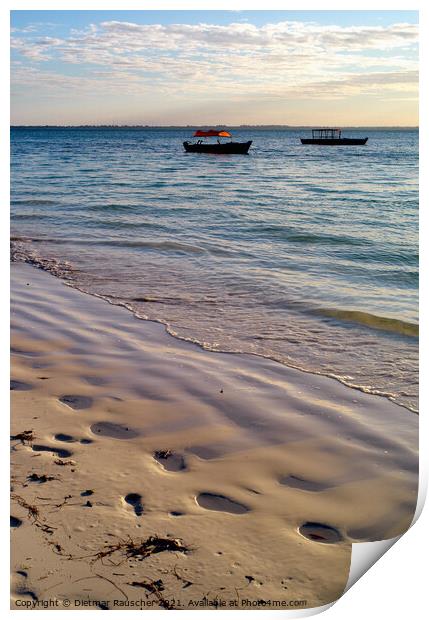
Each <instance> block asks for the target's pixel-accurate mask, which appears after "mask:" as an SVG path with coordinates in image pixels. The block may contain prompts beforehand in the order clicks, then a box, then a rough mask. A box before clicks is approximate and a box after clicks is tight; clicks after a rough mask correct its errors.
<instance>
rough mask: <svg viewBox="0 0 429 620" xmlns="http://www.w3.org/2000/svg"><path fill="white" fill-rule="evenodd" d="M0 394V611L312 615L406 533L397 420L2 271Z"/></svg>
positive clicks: (24, 271) (411, 435) (24, 269)
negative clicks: (6, 574) (1, 569)
mask: <svg viewBox="0 0 429 620" xmlns="http://www.w3.org/2000/svg"><path fill="white" fill-rule="evenodd" d="M11 390H12V391H11V396H12V428H11V459H12V501H11V536H12V565H11V575H12V608H13V609H17V608H18V604H21V603H17V601H27V602H28V604H29V605H32V604H35V605H37V604H38V601H43V600H47V599H52V600H57V601H59V603H60V607H61V605H62V602H63V601H64V600H65V599H68V600H70V602H71V605H70V608H71V609H73V608H83V605H84V604H85V608H93V609H106V608H108V609H122V608H125V609H135V608H136V606H137V608H139V607H138V602H139V601H140V600H142V601H143V604H144V606H145V608H147V609H154V608H155V609H156V608H172V607H173V608H179V609H195V608H200V609H201V608H203V609H210V608H214V607H215V606H216V605H218V606H219V608H222V609H255V608H258V609H260V608H270V609H278V608H279V607H280V608H287V606H288V605H290V604H291V603H290V602H291V601H305V603H299V604H298V605H296V604H295V606H294V608H295V609H296V608H297V607H300V606H304V605H305V606H307V607H315V606H319V605H323V604H325V603H328V602H331V601H333V600H335V599H337V598H338V597H339V596H340V595H341V593H342V592H343V589H344V587H345V584H346V582H347V578H348V572H349V563H350V554H351V543H352V542H359V541H369V540H380V539H385V538H392V537H394V536H397V535H398V534H400V533H402V532H404V531H405V530H406V529H407V527H408V525H409V523H410V522H411V520H412V516H413V513H414V507H415V501H416V493H417V482H418V480H417V464H418V456H417V420H418V419H417V416H416V415H415V414H413V413H411V412H410V411H408V410H406V409H404V408H401V407H399V406H397V405H395V404H393V403H392V402H390V401H388V400H387V399H384V398H382V397H377V396H371V395H368V394H364V393H361V392H359V391H356V390H352V389H350V388H346V387H344V386H343V385H341V384H340V383H338V382H336V381H335V380H333V379H329V378H326V377H321V376H316V375H311V374H308V373H303V372H300V371H297V370H294V369H290V368H287V367H285V366H283V365H281V364H279V363H276V362H273V361H270V360H267V359H263V358H259V357H256V356H251V355H235V354H222V353H212V352H207V351H203V350H202V349H200V348H199V347H197V346H195V345H193V344H191V343H187V342H183V341H179V340H176V339H174V338H172V337H171V336H169V335H168V334H167V333H166V332H165V330H164V328H163V326H162V325H159V324H157V323H151V322H148V321H141V320H138V319H136V318H135V317H134V316H133V315H132V314H131V313H130V312H128V311H127V310H126V309H124V308H121V307H115V306H112V305H110V304H108V303H107V302H105V301H104V300H101V299H98V298H96V297H92V296H89V295H86V294H84V293H81V292H79V291H77V290H75V289H73V288H71V287H68V286H66V285H65V284H64V283H63V282H62V281H61V280H59V279H57V278H54V277H53V276H51V275H49V274H47V273H45V272H43V271H40V270H37V269H34V268H33V267H30V266H28V265H24V264H19V263H18V264H13V265H12V377H11ZM79 601H83V603H79ZM115 601H116V602H115ZM278 601H280V603H278Z"/></svg>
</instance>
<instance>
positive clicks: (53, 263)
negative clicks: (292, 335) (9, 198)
mask: <svg viewBox="0 0 429 620" xmlns="http://www.w3.org/2000/svg"><path fill="white" fill-rule="evenodd" d="M29 240H30V239H28V238H25V237H12V239H11V261H12V262H25V263H27V264H29V265H32V266H33V267H36V268H38V269H42V270H44V271H47V272H49V273H51V274H52V275H54V276H56V277H59V278H61V279H63V280H65V284H67V285H68V286H71V287H72V288H75V289H77V290H79V291H81V292H83V293H86V294H88V295H92V296H94V297H98V298H100V299H104V300H105V301H107V302H108V303H110V304H112V305H116V306H121V307H123V308H126V309H127V310H128V311H130V312H132V314H133V315H134V316H135V317H136V318H138V319H141V320H148V321H151V322H155V323H159V324H161V325H163V326H164V327H165V329H166V331H167V333H169V334H170V335H171V336H173V337H174V338H177V339H179V340H183V341H185V342H191V343H193V344H195V345H197V346H199V347H201V348H202V349H204V350H206V351H212V352H217V353H229V354H245V355H255V356H257V357H262V358H264V359H270V360H272V361H275V362H278V363H280V364H283V365H284V366H287V367H289V368H294V369H296V370H299V371H302V372H305V373H308V374H313V375H319V376H325V377H329V378H331V379H334V380H336V381H339V382H340V383H342V384H343V385H345V386H347V387H350V388H352V389H355V390H358V391H360V392H364V393H367V394H373V395H376V396H380V397H384V398H387V399H388V400H390V401H392V402H394V403H395V404H396V405H398V406H400V407H403V408H404V409H407V410H408V411H411V412H412V413H416V414H418V409H416V408H415V407H414V406H413V405H411V404H409V403H404V402H402V401H401V400H400V398H399V397H400V396H401V394H394V393H391V392H387V391H382V390H380V389H377V388H375V387H374V386H369V385H359V384H356V383H355V382H353V380H352V378H351V377H348V376H342V375H337V374H334V373H332V372H323V371H319V370H317V369H314V368H311V369H309V368H306V367H305V366H302V365H301V364H299V363H297V362H295V361H294V360H292V359H290V358H287V359H285V358H284V357H283V356H281V355H278V354H276V353H269V354H266V353H259V352H255V351H249V350H246V349H241V348H237V349H224V348H223V347H222V346H219V345H218V344H211V343H208V342H205V341H202V340H199V339H198V338H194V337H192V336H185V335H183V334H181V333H179V332H177V331H175V329H174V328H173V326H171V325H170V324H169V323H168V322H167V321H166V320H164V319H161V318H153V317H149V316H147V315H145V314H142V313H141V312H140V311H139V310H138V309H136V307H135V306H133V305H132V304H133V302H134V303H136V302H137V303H138V302H146V303H148V302H149V303H166V302H167V303H168V302H169V303H173V304H174V303H177V301H178V300H177V299H174V298H169V299H168V298H164V299H161V298H156V297H150V296H147V297H146V296H142V297H135V298H129V299H128V300H124V299H121V298H118V297H115V296H114V295H105V294H99V293H96V292H94V291H91V290H88V289H87V288H86V287H85V288H84V287H82V286H81V285H79V283H78V281H77V279H76V275H77V272H76V270H75V269H74V268H73V266H72V265H70V263H68V262H67V261H59V260H56V259H51V258H46V257H41V256H40V255H39V254H38V253H37V252H36V251H35V250H34V248H29V247H28V245H27V243H26V242H28V241H29ZM186 301H188V302H189V301H190V300H186ZM198 301H202V300H198ZM204 301H206V302H207V303H210V301H209V300H204ZM318 312H319V314H322V315H324V316H327V317H332V318H339V319H343V320H349V321H351V320H353V321H354V322H358V323H359V322H360V323H361V324H364V325H369V324H370V325H369V326H372V327H373V326H374V325H376V326H377V328H378V329H384V330H386V329H387V331H395V332H397V333H402V334H404V333H406V334H407V335H413V336H416V335H418V325H417V324H414V323H407V322H406V321H400V320H398V319H390V318H387V317H379V316H376V315H372V314H369V313H365V312H359V311H350V310H336V309H331V308H319V309H318ZM351 317H353V318H351ZM357 319H359V320H357ZM386 325H387V326H390V329H388V328H386ZM381 326H383V327H381ZM392 327H393V328H394V329H392Z"/></svg>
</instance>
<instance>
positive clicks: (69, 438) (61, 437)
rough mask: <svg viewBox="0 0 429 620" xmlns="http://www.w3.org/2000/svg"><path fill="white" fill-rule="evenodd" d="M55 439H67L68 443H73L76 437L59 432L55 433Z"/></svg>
mask: <svg viewBox="0 0 429 620" xmlns="http://www.w3.org/2000/svg"><path fill="white" fill-rule="evenodd" d="M54 439H56V440H57V441H65V442H66V443H72V442H73V441H76V439H75V438H74V437H72V435H66V434H65V433H57V434H56V435H54Z"/></svg>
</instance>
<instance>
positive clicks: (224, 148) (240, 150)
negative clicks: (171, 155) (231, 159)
mask: <svg viewBox="0 0 429 620" xmlns="http://www.w3.org/2000/svg"><path fill="white" fill-rule="evenodd" d="M251 144H252V140H249V142H225V143H224V144H204V143H203V144H192V143H191V142H184V143H183V146H184V148H185V151H186V152H187V153H220V154H234V155H245V154H246V153H247V152H248V151H249V148H250V145H251Z"/></svg>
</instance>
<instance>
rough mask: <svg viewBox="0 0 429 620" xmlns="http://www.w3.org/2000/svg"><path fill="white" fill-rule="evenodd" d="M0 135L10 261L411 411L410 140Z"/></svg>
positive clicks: (413, 175)
mask: <svg viewBox="0 0 429 620" xmlns="http://www.w3.org/2000/svg"><path fill="white" fill-rule="evenodd" d="M347 133H348V135H358V136H365V135H367V136H369V140H368V143H367V145H366V146H362V147H360V146H357V147H353V148H351V147H349V148H341V147H321V146H302V145H301V144H300V141H299V137H300V136H304V135H305V134H306V132H305V131H292V130H287V131H286V130H285V131H279V130H277V131H275V130H251V129H248V130H240V131H238V130H237V131H236V132H235V134H234V135H235V137H236V139H238V140H248V139H251V140H253V145H252V148H251V150H250V153H249V155H247V156H237V155H236V156H232V155H229V156H227V155H224V156H222V155H207V154H204V155H203V154H190V153H188V154H186V153H184V151H183V147H182V142H183V140H185V139H189V136H190V135H191V132H190V131H186V130H148V129H145V130H143V129H132V128H129V129H128V128H127V129H126V128H122V129H114V128H111V129H104V128H97V129H95V128H93V129H79V128H62V129H61V128H56V129H54V128H33V129H31V128H14V129H12V193H11V229H12V236H13V256H14V258H15V259H17V260H19V259H21V260H27V261H30V262H34V263H37V264H39V265H40V266H43V267H44V268H46V269H49V270H50V271H52V272H53V273H56V274H57V275H59V276H61V277H65V278H67V279H68V280H69V281H71V282H72V283H74V284H75V285H76V286H79V287H80V288H82V289H84V290H86V291H88V292H91V293H96V294H99V295H103V296H105V297H106V298H108V299H109V300H110V301H112V302H114V303H123V304H125V305H127V307H129V308H130V309H131V310H133V311H134V312H136V313H137V314H138V315H139V316H142V317H145V318H150V319H155V320H158V321H161V322H164V323H165V324H167V325H168V329H169V331H170V332H171V333H173V334H174V335H177V336H179V337H181V338H187V339H191V340H194V341H196V342H198V343H200V344H202V345H203V346H204V347H206V348H209V349H214V350H222V351H245V352H252V353H258V354H261V355H265V356H268V357H271V358H273V359H276V360H279V361H281V362H282V363H285V364H288V365H292V366H296V367H299V368H302V369H304V370H308V371H311V372H316V373H322V374H327V375H333V376H335V377H337V378H338V379H339V380H341V381H342V382H343V383H346V384H348V385H351V386H355V387H359V388H360V389H362V390H365V391H369V392H373V393H380V394H384V395H385V396H387V397H389V398H391V399H393V400H395V401H396V402H399V403H401V404H404V405H406V406H408V407H409V408H411V409H416V408H417V364H418V314H417V313H418V305H417V303H418V239H417V235H418V133H417V131H382V130H366V131H361V130H354V131H350V132H347Z"/></svg>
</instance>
